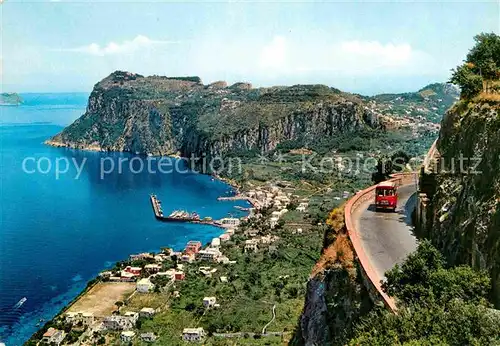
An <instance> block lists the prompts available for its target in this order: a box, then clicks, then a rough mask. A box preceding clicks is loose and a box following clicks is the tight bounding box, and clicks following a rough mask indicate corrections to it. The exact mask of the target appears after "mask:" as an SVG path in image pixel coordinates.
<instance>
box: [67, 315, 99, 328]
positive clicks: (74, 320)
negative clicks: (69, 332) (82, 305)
mask: <svg viewBox="0 0 500 346" xmlns="http://www.w3.org/2000/svg"><path fill="white" fill-rule="evenodd" d="M94 321H95V319H94V314H93V313H92V312H81V311H79V312H68V313H67V314H66V322H67V323H71V324H78V323H80V322H81V323H82V324H83V325H84V326H90V325H92V324H93V323H94Z"/></svg>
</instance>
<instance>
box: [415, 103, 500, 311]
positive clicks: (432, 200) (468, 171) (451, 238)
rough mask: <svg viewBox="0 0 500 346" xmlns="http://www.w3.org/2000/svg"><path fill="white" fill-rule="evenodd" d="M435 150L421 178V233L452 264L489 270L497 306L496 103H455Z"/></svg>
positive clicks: (499, 147) (499, 121) (499, 184)
mask: <svg viewBox="0 0 500 346" xmlns="http://www.w3.org/2000/svg"><path fill="white" fill-rule="evenodd" d="M437 150H438V153H439V154H438V160H437V161H436V164H435V165H434V167H431V168H432V172H429V173H428V174H426V175H425V176H423V177H422V181H423V183H424V184H422V190H423V191H422V192H424V193H426V194H427V198H429V200H428V205H427V208H426V215H425V219H426V222H425V224H423V225H421V228H422V232H423V233H424V234H423V236H425V237H427V238H429V239H431V240H432V242H433V244H434V245H435V246H437V247H438V248H439V249H440V250H441V252H442V253H443V254H444V255H445V256H446V257H447V259H448V261H449V263H450V264H452V265H456V264H462V263H465V264H470V265H472V266H473V267H474V268H478V269H479V268H481V269H487V270H488V271H489V273H490V275H491V278H492V282H493V292H492V299H493V301H494V303H495V305H496V306H497V307H500V103H498V101H492V100H490V101H487V100H475V101H471V102H467V101H461V102H459V103H458V104H457V105H456V106H454V107H453V108H452V109H450V111H449V112H448V113H447V115H446V116H445V117H444V119H443V122H442V127H441V132H440V134H439V140H438V142H437Z"/></svg>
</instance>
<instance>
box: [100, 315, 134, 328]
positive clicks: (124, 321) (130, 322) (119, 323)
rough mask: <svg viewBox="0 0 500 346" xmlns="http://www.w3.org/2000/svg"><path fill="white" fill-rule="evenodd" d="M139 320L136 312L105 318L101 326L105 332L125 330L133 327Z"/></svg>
mask: <svg viewBox="0 0 500 346" xmlns="http://www.w3.org/2000/svg"><path fill="white" fill-rule="evenodd" d="M138 318H139V314H138V313H137V312H132V311H129V312H126V313H125V315H124V316H108V317H105V318H104V320H103V322H102V324H103V327H104V329H107V330H127V329H132V328H134V326H135V322H137V319H138Z"/></svg>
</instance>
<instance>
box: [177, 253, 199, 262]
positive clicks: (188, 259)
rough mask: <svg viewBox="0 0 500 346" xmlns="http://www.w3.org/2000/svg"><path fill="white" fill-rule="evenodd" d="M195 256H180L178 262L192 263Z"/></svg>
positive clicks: (190, 254)
mask: <svg viewBox="0 0 500 346" xmlns="http://www.w3.org/2000/svg"><path fill="white" fill-rule="evenodd" d="M195 258H196V257H195V254H194V253H186V254H184V255H182V256H181V258H180V260H181V262H186V263H192V262H194V260H195Z"/></svg>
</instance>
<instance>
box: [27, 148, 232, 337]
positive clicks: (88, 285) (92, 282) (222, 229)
mask: <svg viewBox="0 0 500 346" xmlns="http://www.w3.org/2000/svg"><path fill="white" fill-rule="evenodd" d="M43 143H44V144H45V145H48V146H52V147H57V148H71V149H76V150H83V151H94V152H96V151H101V152H122V153H123V151H108V150H97V149H96V148H95V147H86V148H78V147H74V146H69V145H66V144H64V143H61V142H58V141H53V140H51V139H48V140H46V141H44V142H43ZM126 153H130V152H126ZM130 154H133V153H130ZM170 157H174V156H170ZM174 158H177V159H180V158H179V157H174ZM205 175H208V174H205ZM212 176H213V178H214V179H217V180H219V181H220V182H222V183H224V184H226V185H228V186H230V187H231V188H232V189H233V190H234V191H233V192H234V194H235V195H237V194H238V193H239V192H238V189H239V186H237V185H236V186H235V184H230V183H229V182H228V181H227V180H226V179H224V178H222V177H219V176H215V175H212ZM240 219H241V218H240ZM193 224H197V223H193ZM199 226H202V225H200V224H199ZM211 226H212V227H214V230H215V229H218V230H219V231H217V232H214V233H213V237H215V238H216V237H219V236H220V235H222V234H224V232H225V230H226V229H227V228H226V227H224V226H222V225H211ZM193 240H196V239H193ZM159 245H161V244H159ZM205 245H206V244H204V246H205ZM180 249H181V248H179V249H175V250H176V251H177V250H180ZM128 255H129V256H130V255H131V254H128ZM125 260H127V258H125V259H122V260H121V261H125ZM105 269H106V267H103V268H101V269H100V270H99V271H98V272H96V273H95V274H94V275H93V276H92V278H91V279H90V280H88V281H87V283H86V285H85V287H84V288H83V289H82V290H81V291H80V292H79V293H78V294H77V295H76V296H74V297H73V298H72V299H71V301H69V302H68V303H67V304H65V305H64V307H63V308H61V309H60V310H59V312H57V313H56V314H55V315H54V316H53V317H51V318H50V320H47V321H46V322H45V323H44V324H43V325H42V326H40V327H39V328H38V329H37V331H36V332H34V333H33V334H32V335H31V336H30V337H29V339H27V340H26V341H25V342H28V341H30V340H31V341H33V340H35V339H36V338H38V337H39V336H40V335H39V334H40V332H41V331H42V330H44V329H45V327H46V326H47V324H48V323H51V322H52V321H54V320H56V319H57V318H59V317H61V316H62V315H63V314H64V313H65V312H66V311H67V310H68V309H69V308H71V306H72V305H73V304H75V303H76V302H77V301H78V300H79V299H80V298H81V297H83V296H84V295H85V294H86V293H87V292H88V291H89V290H90V289H91V288H92V287H94V286H95V285H96V284H97V283H98V282H99V280H98V278H99V273H100V272H102V271H103V270H105Z"/></svg>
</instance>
